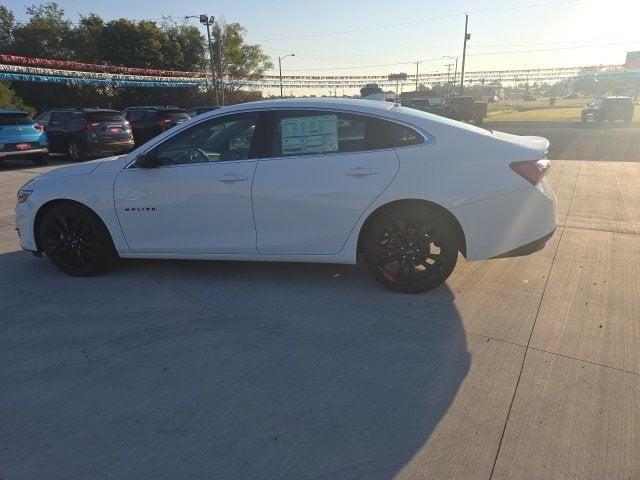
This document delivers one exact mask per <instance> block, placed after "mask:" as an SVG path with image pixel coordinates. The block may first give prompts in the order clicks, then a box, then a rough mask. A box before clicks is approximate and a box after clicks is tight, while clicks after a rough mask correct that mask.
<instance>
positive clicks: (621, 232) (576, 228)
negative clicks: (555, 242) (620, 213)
mask: <svg viewBox="0 0 640 480" xmlns="http://www.w3.org/2000/svg"><path fill="white" fill-rule="evenodd" d="M563 227H564V228H571V229H573V230H586V231H587V232H605V233H616V234H619V235H633V236H634V237H637V236H640V233H639V232H623V231H622V230H605V229H600V228H587V227H573V226H571V225H563Z"/></svg>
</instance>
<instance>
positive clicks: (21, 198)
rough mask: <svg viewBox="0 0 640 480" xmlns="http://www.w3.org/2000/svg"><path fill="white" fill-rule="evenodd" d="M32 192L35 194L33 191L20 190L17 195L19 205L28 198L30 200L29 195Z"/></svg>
mask: <svg viewBox="0 0 640 480" xmlns="http://www.w3.org/2000/svg"><path fill="white" fill-rule="evenodd" d="M31 192H33V190H18V193H17V194H16V199H17V200H18V203H23V202H25V201H26V200H27V198H29V195H31Z"/></svg>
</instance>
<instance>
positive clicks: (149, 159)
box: [135, 151, 158, 168]
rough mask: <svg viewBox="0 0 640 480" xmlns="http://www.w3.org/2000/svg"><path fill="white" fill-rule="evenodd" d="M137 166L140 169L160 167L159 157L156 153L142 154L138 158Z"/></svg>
mask: <svg viewBox="0 0 640 480" xmlns="http://www.w3.org/2000/svg"><path fill="white" fill-rule="evenodd" d="M135 164H136V167H139V168H155V167H157V166H158V157H156V154H155V152H154V151H150V152H146V153H141V154H140V155H138V156H137V157H136V161H135Z"/></svg>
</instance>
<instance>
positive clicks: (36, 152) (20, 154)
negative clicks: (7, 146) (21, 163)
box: [0, 148, 49, 160]
mask: <svg viewBox="0 0 640 480" xmlns="http://www.w3.org/2000/svg"><path fill="white" fill-rule="evenodd" d="M48 153H49V149H48V148H35V149H32V150H16V151H14V152H0V159H2V160H4V159H7V158H25V159H27V158H33V157H41V156H43V155H47V154H48Z"/></svg>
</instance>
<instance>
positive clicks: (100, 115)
mask: <svg viewBox="0 0 640 480" xmlns="http://www.w3.org/2000/svg"><path fill="white" fill-rule="evenodd" d="M87 120H88V121H90V122H113V123H122V122H124V117H123V116H122V115H121V114H119V113H117V112H93V113H89V114H87Z"/></svg>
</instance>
